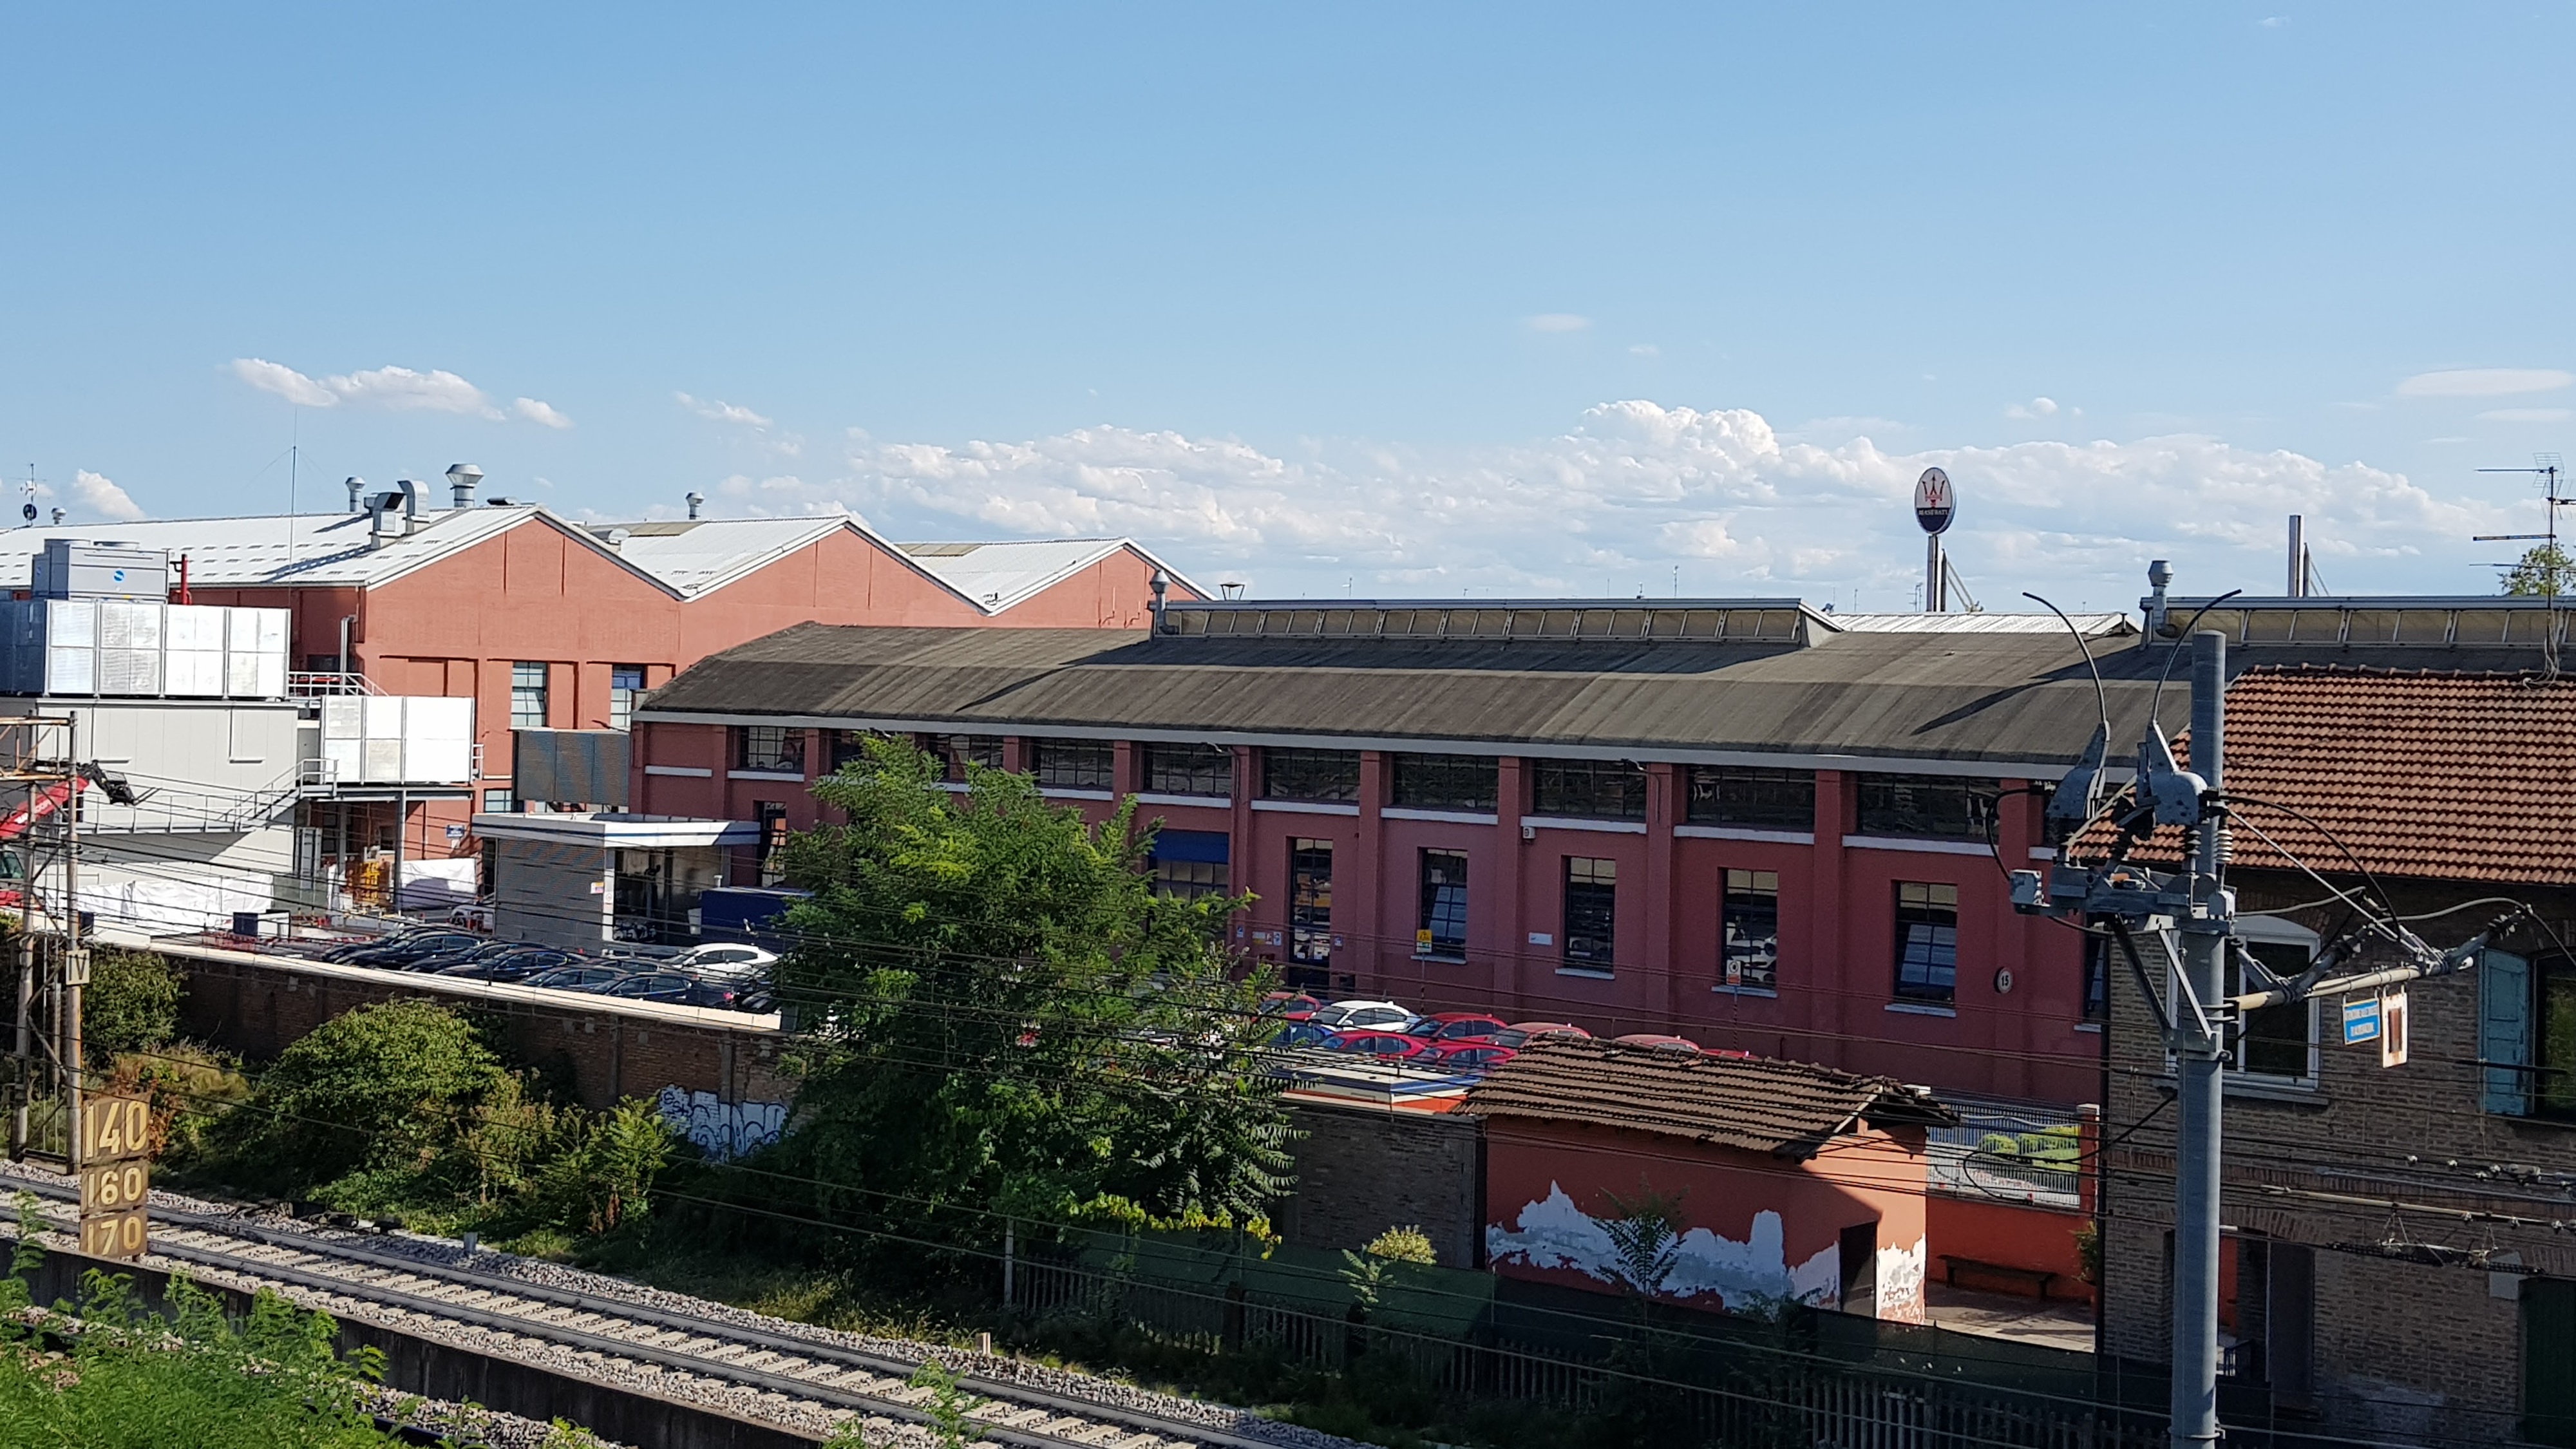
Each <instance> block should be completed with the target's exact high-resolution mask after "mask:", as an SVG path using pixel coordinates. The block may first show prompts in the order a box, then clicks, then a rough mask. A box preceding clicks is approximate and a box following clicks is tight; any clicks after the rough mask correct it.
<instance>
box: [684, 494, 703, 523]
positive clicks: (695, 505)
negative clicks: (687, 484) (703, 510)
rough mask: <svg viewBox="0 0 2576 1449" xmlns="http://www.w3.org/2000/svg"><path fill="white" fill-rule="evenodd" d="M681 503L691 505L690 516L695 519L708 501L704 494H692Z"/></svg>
mask: <svg viewBox="0 0 2576 1449" xmlns="http://www.w3.org/2000/svg"><path fill="white" fill-rule="evenodd" d="M680 501H681V502H683V503H686V504H688V505H689V516H690V517H691V518H695V517H697V516H698V509H699V507H700V506H702V505H703V504H705V502H706V501H707V496H706V495H705V494H703V493H691V494H690V495H689V496H688V497H686V498H684V499H682V500H680Z"/></svg>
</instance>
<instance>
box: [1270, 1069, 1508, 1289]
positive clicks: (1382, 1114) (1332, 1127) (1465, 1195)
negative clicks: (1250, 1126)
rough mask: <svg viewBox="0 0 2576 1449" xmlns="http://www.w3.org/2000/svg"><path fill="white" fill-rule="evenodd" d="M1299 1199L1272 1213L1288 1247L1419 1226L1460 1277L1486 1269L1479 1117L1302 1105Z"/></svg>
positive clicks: (1298, 1108) (1352, 1244)
mask: <svg viewBox="0 0 2576 1449" xmlns="http://www.w3.org/2000/svg"><path fill="white" fill-rule="evenodd" d="M1289 1120H1290V1121H1291V1122H1292V1123H1293V1124H1294V1125H1295V1127H1296V1129H1297V1130H1298V1131H1299V1132H1302V1133H1304V1134H1305V1135H1304V1136H1303V1137H1302V1138H1301V1139H1299V1141H1298V1143H1297V1147H1296V1151H1297V1168H1296V1171H1297V1191H1296V1194H1295V1196H1293V1197H1291V1198H1290V1199H1288V1201H1286V1202H1284V1203H1281V1204H1280V1205H1279V1207H1278V1209H1277V1210H1276V1211H1275V1212H1274V1213H1273V1214H1272V1224H1273V1226H1275V1227H1277V1228H1278V1230H1279V1232H1280V1233H1281V1235H1282V1236H1284V1237H1286V1238H1287V1239H1288V1241H1290V1242H1292V1243H1295V1244H1297V1245H1299V1246H1300V1247H1309V1248H1356V1247H1359V1246H1360V1245H1361V1244H1363V1243H1366V1242H1367V1241H1368V1240H1369V1239H1371V1238H1374V1237H1376V1236H1377V1235H1378V1234H1380V1233H1382V1232H1384V1231H1386V1230H1387V1229H1388V1228H1391V1227H1408V1226H1418V1227H1420V1228H1421V1229H1422V1231H1423V1232H1424V1233H1426V1234H1427V1235H1429V1237H1430V1239H1431V1246H1432V1248H1433V1250H1434V1251H1436V1252H1437V1253H1438V1254H1439V1255H1440V1262H1441V1265H1442V1266H1444V1267H1450V1268H1474V1267H1481V1266H1483V1263H1484V1256H1483V1252H1482V1246H1483V1239H1484V1227H1483V1225H1484V1212H1483V1203H1482V1202H1481V1200H1480V1199H1481V1196H1482V1189H1483V1182H1484V1171H1483V1167H1482V1164H1481V1161H1480V1156H1481V1147H1482V1140H1481V1136H1480V1134H1479V1133H1478V1131H1477V1124H1476V1121H1475V1119H1474V1118H1471V1117H1466V1116H1461V1115H1457V1114H1443V1115H1437V1116H1431V1115H1425V1114H1422V1113H1417V1112H1391V1111H1388V1110H1386V1109H1384V1108H1373V1107H1365V1106H1357V1105H1354V1106H1338V1105H1334V1104H1330V1103H1313V1102H1306V1101H1298V1102H1295V1103H1293V1104H1292V1105H1291V1107H1290V1110H1289Z"/></svg>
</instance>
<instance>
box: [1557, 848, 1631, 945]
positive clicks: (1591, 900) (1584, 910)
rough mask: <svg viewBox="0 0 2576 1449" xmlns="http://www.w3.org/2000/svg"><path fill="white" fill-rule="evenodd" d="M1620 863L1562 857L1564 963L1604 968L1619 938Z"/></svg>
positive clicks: (1581, 857)
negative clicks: (1563, 875)
mask: <svg viewBox="0 0 2576 1449" xmlns="http://www.w3.org/2000/svg"><path fill="white" fill-rule="evenodd" d="M1618 922H1619V862H1617V861H1615V860H1591V859H1587V858H1585V857H1583V856H1579V855H1569V856H1567V857H1566V858H1565V964H1566V965H1568V966H1574V967H1579V968H1582V969H1586V970H1592V971H1607V970H1609V969H1610V964H1611V959H1612V958H1611V951H1612V949H1613V947H1614V945H1615V943H1616V941H1617V938H1618Z"/></svg>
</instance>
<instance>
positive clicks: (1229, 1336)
mask: <svg viewBox="0 0 2576 1449" xmlns="http://www.w3.org/2000/svg"><path fill="white" fill-rule="evenodd" d="M1243 1308H1244V1293H1243V1280H1242V1279H1241V1278H1237V1279H1235V1280H1234V1281H1232V1282H1230V1283H1228V1284H1226V1285H1225V1346H1226V1350H1227V1351H1228V1352H1230V1353H1240V1352H1241V1351H1242V1350H1243Z"/></svg>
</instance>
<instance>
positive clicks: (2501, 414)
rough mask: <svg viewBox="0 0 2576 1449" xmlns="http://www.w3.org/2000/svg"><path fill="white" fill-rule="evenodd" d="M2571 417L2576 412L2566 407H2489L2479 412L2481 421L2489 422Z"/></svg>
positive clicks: (2562, 420) (2559, 421)
mask: <svg viewBox="0 0 2576 1449" xmlns="http://www.w3.org/2000/svg"><path fill="white" fill-rule="evenodd" d="M2571 417H2576V412H2570V411H2569V410H2568V409H2566V408H2489V409H2487V410H2486V411H2485V412H2482V413H2480V414H2478V420H2479V421H2480V422H2488V423H2563V422H2565V421H2567V420H2568V419H2569V418H2571Z"/></svg>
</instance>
